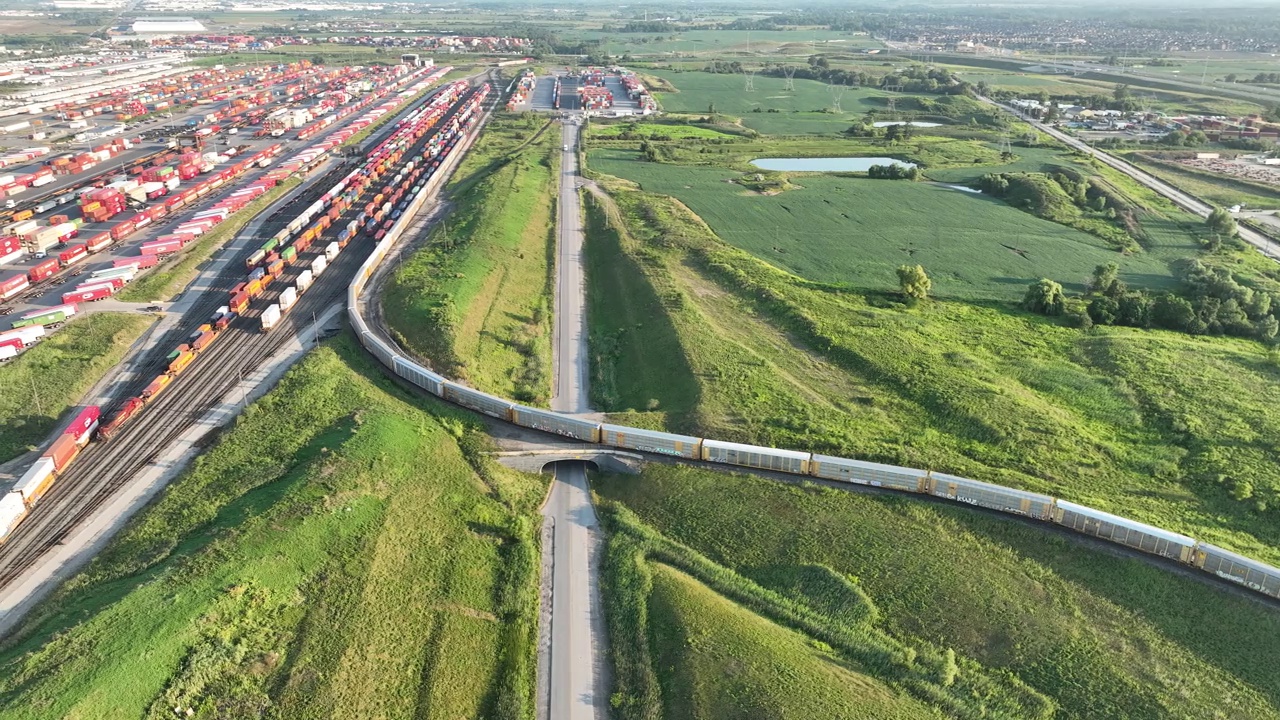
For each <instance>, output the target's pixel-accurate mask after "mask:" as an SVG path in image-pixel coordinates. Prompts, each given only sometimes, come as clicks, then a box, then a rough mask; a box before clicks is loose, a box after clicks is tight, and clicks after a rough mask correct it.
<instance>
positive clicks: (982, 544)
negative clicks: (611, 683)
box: [593, 464, 1280, 720]
mask: <svg viewBox="0 0 1280 720" xmlns="http://www.w3.org/2000/svg"><path fill="white" fill-rule="evenodd" d="M593 487H594V489H595V491H596V493H597V494H598V496H599V497H601V498H602V499H604V500H605V501H606V507H609V503H616V504H617V505H620V506H622V508H625V512H623V511H616V512H620V513H622V515H623V517H627V516H629V514H630V513H634V517H635V520H632V521H631V522H630V524H626V523H623V524H622V529H621V530H616V531H615V538H618V537H622V538H623V540H622V541H619V542H625V538H626V537H628V536H630V537H635V536H641V535H645V536H648V537H661V538H664V539H663V540H662V541H661V542H665V543H672V544H679V545H680V547H687V550H685V551H683V552H677V551H674V550H666V551H664V552H662V553H655V552H653V551H650V552H649V554H648V557H649V559H650V567H652V568H653V571H652V581H651V582H652V593H651V595H650V596H649V597H650V599H649V608H648V617H649V633H650V634H651V636H652V637H653V638H654V643H653V648H654V650H653V652H654V656H653V658H652V664H653V667H654V674H655V676H656V678H657V679H658V684H659V685H660V695H661V701H662V703H663V707H664V708H665V709H666V710H667V713H666V714H665V716H666V717H803V714H802V712H803V711H802V708H804V707H805V705H804V704H803V703H804V702H805V698H804V697H803V696H805V695H807V694H810V693H813V694H819V693H827V695H825V697H838V696H833V695H832V694H831V693H832V692H833V691H832V690H831V689H830V688H829V687H827V686H826V682H827V679H828V678H831V677H832V676H833V675H834V674H837V672H838V671H837V670H835V669H833V668H830V667H829V666H828V665H826V663H828V662H829V661H830V660H829V658H830V656H829V655H828V654H827V651H828V647H826V646H824V645H823V644H822V643H817V642H814V641H813V640H812V639H806V642H804V643H802V642H800V640H799V639H797V638H796V636H795V634H794V631H793V630H791V629H784V628H783V627H782V626H784V625H785V626H787V627H793V626H792V625H790V624H789V623H787V622H784V621H783V620H782V619H780V618H781V616H780V615H772V616H769V617H770V619H771V620H772V621H773V622H774V623H776V624H770V622H768V621H766V620H765V619H763V618H761V617H760V616H759V615H758V614H755V613H753V612H752V610H751V609H749V608H757V607H759V606H758V605H757V604H756V603H755V602H754V601H753V600H752V599H751V598H752V597H754V596H751V595H737V596H732V595H731V597H733V599H734V600H735V602H734V603H731V602H729V600H727V599H726V591H725V590H724V588H725V587H737V585H734V584H733V583H730V582H729V581H726V580H722V579H720V578H722V576H723V575H730V576H732V575H734V574H737V575H738V576H745V577H749V578H751V580H753V581H754V582H755V583H759V585H760V586H763V588H764V589H765V590H764V591H763V592H766V593H776V594H778V595H781V596H784V597H786V598H788V599H789V600H790V601H791V602H793V603H797V604H798V605H799V606H800V607H803V608H807V609H808V610H810V611H812V612H815V613H821V614H822V615H823V616H824V617H827V618H829V619H828V620H826V621H824V624H823V627H839V626H841V625H842V624H844V623H848V624H849V625H854V626H859V627H879V628H883V630H884V631H885V632H886V633H887V635H888V636H889V638H891V641H892V642H896V643H901V644H904V645H908V646H919V647H934V648H950V649H954V651H955V653H956V654H957V656H958V658H959V660H958V665H957V667H958V668H959V671H958V675H957V677H956V680H955V682H957V683H962V682H968V681H974V677H975V676H982V675H984V674H988V673H990V674H994V676H996V677H998V676H999V674H1000V673H1002V672H1007V673H1009V677H1011V678H1014V679H1016V680H1017V681H1021V682H1023V683H1026V685H1027V686H1029V687H1030V688H1031V689H1032V690H1033V691H1034V692H1036V693H1039V694H1042V695H1043V696H1044V697H1045V698H1046V700H1047V702H1048V706H1047V711H1048V712H1052V713H1053V717H1057V718H1080V719H1082V720H1083V719H1088V720H1100V719H1106V718H1116V719H1121V718H1123V719H1124V720H1141V719H1143V718H1152V719H1155V718H1160V719H1161V720H1165V719H1168V718H1185V719H1186V720H1192V719H1196V720H1198V719H1201V718H1239V719H1241V720H1243V719H1245V718H1249V719H1251V720H1257V719H1262V718H1276V717H1280V675H1277V674H1276V673H1275V672H1274V667H1272V664H1271V663H1267V662H1261V663H1259V662H1258V659H1259V658H1263V657H1266V656H1267V655H1268V654H1269V652H1270V651H1269V649H1268V648H1270V647H1272V646H1274V644H1275V643H1276V642H1278V641H1280V614H1278V613H1276V612H1275V610H1274V608H1272V607H1270V606H1269V605H1265V604H1262V603H1260V602H1258V601H1257V600H1255V599H1253V598H1252V597H1248V596H1245V595H1243V594H1241V593H1240V592H1238V591H1235V590H1224V589H1223V588H1221V587H1219V586H1217V585H1212V584H1208V583H1206V582H1202V581H1200V580H1197V579H1194V578H1190V577H1184V576H1182V575H1180V574H1176V573H1172V572H1169V570H1168V569H1167V568H1165V567H1157V566H1153V565H1151V564H1149V563H1147V562H1145V561H1142V560H1138V559H1134V558H1128V557H1124V556H1119V555H1116V554H1114V553H1113V552H1111V551H1109V550H1107V549H1105V548H1101V547H1095V546H1091V545H1086V544H1082V543H1081V541H1079V540H1077V539H1075V538H1074V537H1071V536H1066V535H1061V534H1058V533H1055V532H1049V531H1046V529H1045V528H1043V527H1041V526H1037V525H1031V524H1026V523H1019V522H1011V521H1009V520H1008V519H1007V518H1003V517H998V516H994V515H991V514H988V513H984V512H980V511H976V510H972V509H969V508H963V507H955V506H951V505H944V504H934V503H927V502H921V501H920V500H918V499H912V498H903V497H899V496H891V495H864V494H855V493H849V492H845V491H843V490H835V489H825V488H815V487H800V486H792V485H785V484H780V483H778V482H777V481H773V480H766V479H761V478H755V477H751V476H743V475H736V474H728V473H721V472H713V471H707V470H700V469H694V468H687V467H678V466H669V465H658V464H651V465H649V466H648V467H647V468H646V469H645V470H644V472H643V474H642V475H641V476H640V477H635V476H602V477H597V478H595V479H594V480H593ZM635 526H640V527H643V528H646V529H645V530H644V531H643V532H637V531H636V530H634V529H633V528H634V527H635ZM667 538H669V539H667ZM612 542H615V540H611V543H612ZM649 542H651V543H652V542H655V541H653V540H650V541H649ZM689 553H698V554H700V556H704V557H705V560H704V562H705V563H707V564H710V565H711V566H712V567H721V566H723V569H722V570H720V571H717V572H714V573H707V574H706V576H707V577H711V578H717V579H716V580H714V581H713V582H716V583H717V585H716V587H717V588H719V589H720V591H719V595H716V594H712V593H711V592H710V591H709V590H708V589H707V588H706V587H703V586H701V585H699V584H698V583H697V582H694V581H693V580H692V579H690V578H689V577H687V575H684V574H681V573H678V572H676V571H674V570H671V569H670V568H669V567H666V566H665V565H664V564H663V563H670V562H673V560H672V559H673V558H674V559H676V560H678V559H680V558H684V557H686V556H687V555H688V554H689ZM622 554H623V553H621V552H620V555H622ZM624 556H625V557H628V558H631V557H635V550H634V546H632V549H631V550H629V551H628V552H627V553H625V554H624ZM690 567H694V568H697V567H699V566H698V565H696V564H694V565H690ZM681 570H682V572H690V571H689V570H687V569H686V568H685V567H684V566H683V565H682V567H681ZM739 582H741V581H739ZM631 586H640V587H645V585H644V583H643V582H640V581H635V582H632V583H630V584H629V585H628V587H631ZM757 612H759V611H757ZM631 614H636V613H631ZM767 614H768V613H766V615H767ZM628 617H630V615H628ZM837 618H842V619H843V620H841V619H837ZM617 630H618V628H615V631H617ZM618 635H619V636H621V637H623V638H625V637H627V636H626V635H625V634H623V633H620V632H619V633H618ZM616 637H617V636H615V638H616ZM824 639H828V638H824ZM920 644H923V645H920ZM926 653H927V650H924V649H922V650H921V658H923V657H924V655H925V654H926ZM735 657H736V658H742V659H739V660H737V661H735V660H734V658H735ZM752 658H759V659H760V660H759V662H765V661H768V662H772V663H773V668H772V669H771V670H770V672H768V673H760V674H759V676H757V675H755V674H754V670H755V668H756V663H755V662H753V661H752ZM970 660H972V661H976V663H978V664H979V665H971V664H967V663H968V662H969V661H970ZM922 662H923V660H922ZM623 667H624V668H625V667H629V666H625V665H624V666H623ZM984 668H985V669H984ZM855 672H856V669H855ZM638 675H639V676H642V675H643V674H642V673H637V672H635V671H634V670H631V671H629V674H628V677H635V676H638ZM766 676H767V677H766ZM748 679H754V680H755V681H756V682H755V683H754V685H753V686H752V687H750V688H746V687H744V686H743V684H742V683H743V682H745V681H746V680H748ZM842 684H844V685H845V687H850V686H852V687H860V688H863V690H862V691H859V692H858V693H857V694H856V700H855V699H854V698H848V697H847V696H845V699H846V702H847V703H849V704H848V705H847V706H841V705H839V704H838V703H839V700H838V699H837V700H834V701H833V702H835V703H836V704H834V705H831V706H829V708H830V707H837V708H842V707H847V708H848V713H849V714H848V715H846V716H847V717H861V715H858V714H856V713H858V712H863V711H865V710H866V707H867V706H865V705H862V701H865V702H868V703H870V702H875V701H876V700H877V698H881V697H883V693H882V692H881V691H879V690H878V689H876V688H874V687H868V686H867V684H866V682H865V680H862V679H859V678H846V679H845V680H843V681H842ZM815 685H816V687H815ZM1001 696H1003V697H1008V696H1007V695H998V694H989V695H985V696H982V697H985V698H986V703H987V710H988V711H990V712H991V713H992V714H993V716H997V717H998V716H1000V714H999V713H1000V711H998V709H997V704H996V703H994V700H993V698H995V697H1001ZM1024 697H1029V696H1024ZM1024 702H1026V700H1025V699H1024ZM1032 707H1034V706H1025V707H1024V710H1023V712H1024V713H1025V714H1023V715H1022V717H1030V716H1031V714H1032V709H1031V708H1032ZM743 708H753V709H755V710H756V711H757V712H756V714H752V712H751V711H749V710H746V709H743ZM721 709H723V712H717V710H721ZM736 710H741V712H740V713H735V711H736ZM899 711H900V709H899V708H898V707H888V708H881V709H878V710H876V711H875V712H882V713H884V714H883V715H875V714H872V715H871V716H873V717H892V716H893V715H892V713H894V712H899ZM791 712H795V713H800V714H794V715H789V714H788V713H791ZM829 712H830V710H829ZM918 716H919V717H927V715H925V714H923V713H922V714H920V715H918ZM1015 716H1017V715H1015Z"/></svg>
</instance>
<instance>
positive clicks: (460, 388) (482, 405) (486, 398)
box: [442, 380, 511, 420]
mask: <svg viewBox="0 0 1280 720" xmlns="http://www.w3.org/2000/svg"><path fill="white" fill-rule="evenodd" d="M442 386H443V387H442V390H443V394H442V397H443V398H444V399H445V400H448V401H450V402H454V403H457V404H459V405H461V406H462V407H465V408H470V409H472V410H475V411H476V412H482V413H484V414H485V415H489V416H491V417H496V418H498V419H499V420H510V419H511V401H510V400H503V399H502V398H500V397H495V396H493V395H490V394H488V393H483V392H480V391H479V390H473V389H471V388H469V387H466V386H465V385H459V384H457V383H455V382H452V381H449V380H446V381H444V382H443V383H442Z"/></svg>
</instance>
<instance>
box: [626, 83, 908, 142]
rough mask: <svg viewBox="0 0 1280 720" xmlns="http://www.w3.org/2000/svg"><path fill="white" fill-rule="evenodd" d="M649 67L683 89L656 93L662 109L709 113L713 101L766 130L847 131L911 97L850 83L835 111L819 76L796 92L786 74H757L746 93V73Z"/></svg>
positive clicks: (722, 110)
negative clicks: (868, 116) (790, 88)
mask: <svg viewBox="0 0 1280 720" xmlns="http://www.w3.org/2000/svg"><path fill="white" fill-rule="evenodd" d="M647 72H648V73H649V74H651V75H654V76H657V77H660V78H663V79H664V80H667V81H668V82H670V83H672V84H673V85H675V86H676V87H677V88H678V89H679V92H675V93H658V94H657V99H658V102H659V103H660V104H661V105H662V108H663V110H667V111H671V112H681V113H704V114H705V113H706V112H707V111H708V109H709V108H710V107H711V106H714V107H715V111H716V112H718V113H725V114H728V115H734V116H738V117H741V118H742V124H743V125H744V126H746V127H748V128H751V129H752V130H756V131H758V132H761V133H764V134H766V135H803V134H808V133H838V132H843V131H844V130H846V129H847V128H848V127H849V126H850V125H851V124H853V122H854V121H856V120H861V119H862V117H863V115H865V114H866V113H867V112H868V111H872V110H874V111H875V112H877V113H880V112H887V110H888V107H889V98H890V97H894V98H897V99H898V101H899V102H902V101H903V99H904V98H909V97H912V96H910V95H906V94H903V93H889V92H885V91H882V90H878V89H873V88H848V89H846V90H845V91H844V93H843V95H842V96H841V98H840V109H841V111H842V112H839V113H836V112H832V107H833V106H832V95H831V91H830V90H829V88H828V86H827V85H826V84H825V83H821V82H818V81H817V80H796V81H795V88H796V89H795V92H788V91H786V90H784V89H783V87H784V85H785V83H786V81H785V80H784V79H783V78H778V77H766V76H764V75H757V76H756V77H755V78H754V80H753V81H752V82H753V84H754V85H755V91H754V92H744V91H743V89H744V87H745V83H746V80H745V79H744V78H743V77H742V76H741V75H733V74H727V73H726V74H713V73H705V72H687V73H680V72H671V71H667V70H650V71H647ZM756 110H759V111H760V112H756ZM770 110H776V111H777V112H769V111H770Z"/></svg>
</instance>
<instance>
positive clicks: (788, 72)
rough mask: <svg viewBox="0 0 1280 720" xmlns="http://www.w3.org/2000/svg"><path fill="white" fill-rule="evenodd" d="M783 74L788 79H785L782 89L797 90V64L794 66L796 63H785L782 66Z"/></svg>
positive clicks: (786, 90)
mask: <svg viewBox="0 0 1280 720" xmlns="http://www.w3.org/2000/svg"><path fill="white" fill-rule="evenodd" d="M782 74H783V75H784V76H785V77H786V80H785V81H783V84H782V89H783V91H785V92H795V91H796V79H795V78H796V68H795V66H794V65H783V66H782Z"/></svg>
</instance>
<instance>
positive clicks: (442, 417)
mask: <svg viewBox="0 0 1280 720" xmlns="http://www.w3.org/2000/svg"><path fill="white" fill-rule="evenodd" d="M479 431H480V430H479V427H478V426H477V425H475V424H474V421H473V419H472V418H471V417H470V416H468V415H465V414H462V413H458V412H456V411H453V410H451V409H449V408H447V407H446V406H444V405H442V404H440V403H438V402H436V401H434V400H429V399H423V398H420V397H418V396H413V395H408V394H406V393H405V392H404V391H403V390H401V389H399V388H398V387H396V386H395V385H394V384H392V383H390V382H389V381H388V380H387V379H386V378H385V377H383V375H382V372H381V370H380V369H378V368H375V367H373V366H372V365H371V364H370V361H369V360H368V359H367V358H366V357H365V356H364V355H363V353H362V352H361V351H360V349H359V348H358V346H356V345H355V342H354V341H353V340H352V339H351V338H349V337H348V336H342V337H340V338H338V339H336V340H334V341H330V342H328V343H326V344H325V345H324V346H322V347H321V348H320V349H318V350H316V351H315V352H313V353H311V354H310V355H309V356H308V357H307V358H306V359H304V361H303V362H302V363H300V364H299V365H298V366H297V367H295V368H293V369H292V370H291V371H290V372H289V373H288V374H287V375H286V376H285V378H284V379H283V380H282V381H281V384H280V385H279V386H278V387H277V388H276V389H275V390H273V391H272V392H271V393H269V394H268V395H267V396H266V397H264V398H263V399H262V400H260V401H258V402H257V403H254V404H253V405H251V406H250V407H249V408H248V409H247V410H246V411H245V413H244V414H243V415H242V416H241V417H240V419H239V420H238V421H237V423H236V425H235V426H234V427H233V428H232V429H231V430H229V431H228V432H227V433H226V434H225V435H224V436H223V437H222V438H221V439H220V440H219V441H218V442H217V443H215V445H214V446H213V447H212V448H211V449H210V451H209V452H208V453H206V454H205V455H203V456H201V458H200V459H199V460H198V461H197V462H196V464H195V465H194V466H193V467H192V468H191V469H190V470H189V471H187V472H186V473H185V474H184V475H183V476H182V477H181V478H179V479H178V480H177V481H176V482H175V483H174V484H173V485H171V486H170V487H169V488H168V489H167V490H166V491H165V493H164V494H163V495H162V496H161V497H160V498H159V499H158V500H157V501H156V502H155V503H154V504H153V505H152V506H150V507H149V508H147V509H146V510H145V511H143V512H142V513H141V514H140V515H139V516H138V517H137V518H135V519H134V520H133V521H132V522H131V523H130V524H129V526H128V527H127V528H126V529H125V530H124V531H123V532H122V533H121V535H120V536H119V537H117V538H116V539H115V540H114V541H113V542H112V543H111V544H110V545H109V546H108V547H107V548H106V549H105V550H104V552H103V553H102V554H101V555H99V557H98V558H97V559H95V560H94V562H93V563H92V564H91V565H90V566H89V567H88V568H87V569H86V570H85V571H83V572H82V573H80V574H79V575H77V576H75V577H74V578H73V579H72V580H71V581H69V582H68V583H67V584H66V585H64V586H63V587H62V588H61V589H60V590H59V591H58V592H57V593H56V594H55V595H54V596H53V597H52V598H51V599H50V600H48V601H46V602H45V603H44V604H42V605H41V607H40V608H39V609H38V610H37V611H36V613H35V614H34V615H33V616H32V617H31V618H30V619H29V620H28V621H27V622H26V623H25V624H24V625H23V626H22V628H21V629H20V630H19V631H18V632H17V633H15V634H13V636H11V637H10V638H8V641H7V643H6V646H5V648H4V650H3V651H2V652H0V715H3V716H4V717H13V718H26V717H30V718H44V717H66V716H74V717H82V718H104V719H105V718H120V717H170V716H173V715H174V714H175V710H174V708H179V712H178V714H183V715H185V713H186V708H192V709H193V710H194V711H195V712H196V714H197V715H199V716H223V717H249V716H255V717H256V716H260V715H263V714H269V715H273V716H278V717H335V718H337V717H424V718H455V717H460V716H465V717H478V716H485V717H495V718H513V719H514V718H524V717H526V716H528V715H529V714H531V713H532V688H533V681H532V677H533V664H534V660H533V653H534V642H535V641H536V640H535V636H536V610H537V562H536V558H537V556H538V550H537V537H536V533H535V532H533V531H532V530H530V528H533V527H536V525H535V523H534V518H536V504H537V503H538V502H539V500H540V498H541V494H542V492H543V490H544V488H545V484H544V483H543V482H542V481H541V480H540V479H539V478H538V477H535V476H526V475H521V474H518V473H513V472H510V471H507V470H505V469H503V468H500V467H493V466H490V465H489V464H488V463H487V461H486V460H485V459H484V458H483V457H481V455H480V452H479V451H480V449H481V448H482V447H483V444H484V443H483V440H482V438H481V437H480V436H479V435H478V434H477V433H478V432H479Z"/></svg>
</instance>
